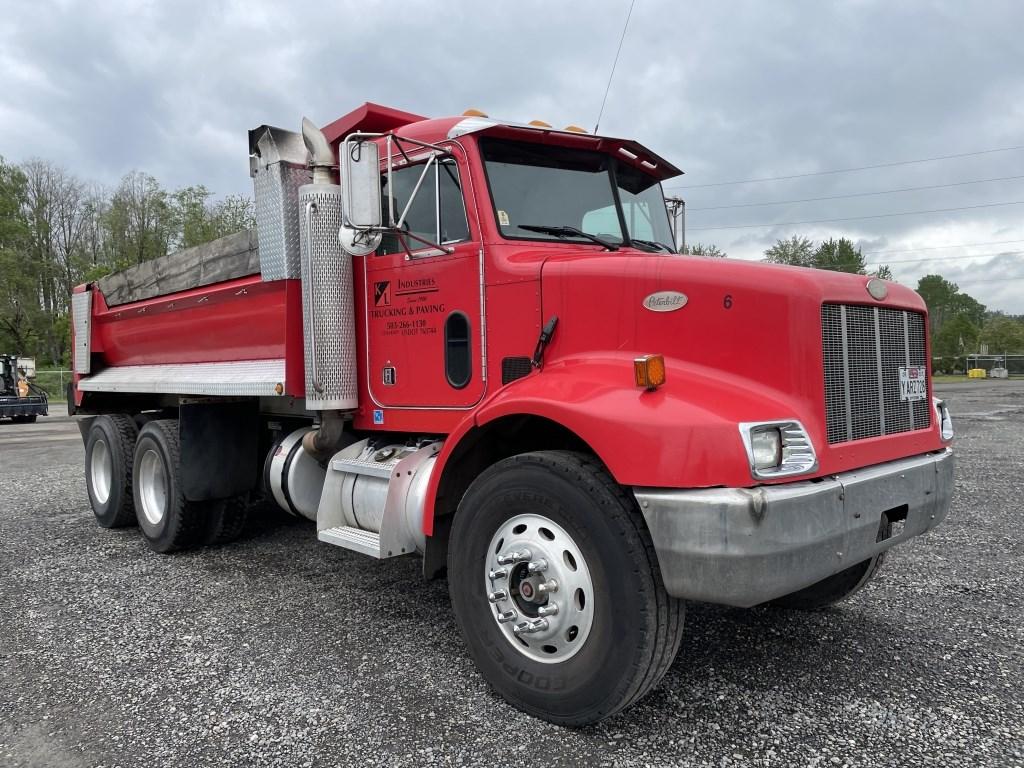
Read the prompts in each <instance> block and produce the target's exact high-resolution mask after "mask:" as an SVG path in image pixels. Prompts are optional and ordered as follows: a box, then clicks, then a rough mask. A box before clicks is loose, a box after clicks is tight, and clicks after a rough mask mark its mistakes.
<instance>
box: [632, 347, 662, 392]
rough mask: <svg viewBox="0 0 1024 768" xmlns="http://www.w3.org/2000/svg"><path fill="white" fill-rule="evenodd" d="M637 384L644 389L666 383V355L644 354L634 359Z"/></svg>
mask: <svg viewBox="0 0 1024 768" xmlns="http://www.w3.org/2000/svg"><path fill="white" fill-rule="evenodd" d="M633 375H634V377H635V378H636V385H637V386H638V387H643V388H644V389H647V390H651V389H657V388H658V387H660V386H661V385H662V384H664V383H665V357H664V355H644V356H643V357H638V358H637V359H636V360H634V361H633Z"/></svg>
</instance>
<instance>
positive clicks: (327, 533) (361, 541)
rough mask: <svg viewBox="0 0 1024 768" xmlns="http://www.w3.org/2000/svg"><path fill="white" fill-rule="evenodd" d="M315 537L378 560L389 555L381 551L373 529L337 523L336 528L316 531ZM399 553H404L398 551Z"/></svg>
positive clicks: (377, 535) (377, 536)
mask: <svg viewBox="0 0 1024 768" xmlns="http://www.w3.org/2000/svg"><path fill="white" fill-rule="evenodd" d="M316 537H317V538H318V539H320V541H324V542H327V543H328V544H334V545H335V546H338V547H343V548H345V549H351V550H354V551H356V552H362V553H363V554H364V555H369V556H370V557H376V558H377V559H378V560H381V559H383V558H385V557H390V556H391V553H390V552H388V553H387V554H384V553H382V552H381V548H380V534H378V533H374V532H373V531H364V530H363V529H362V528H353V527H351V526H348V525H339V526H337V527H336V528H325V529H324V530H322V531H318V532H317V534H316ZM399 554H405V553H404V552H400V553H399Z"/></svg>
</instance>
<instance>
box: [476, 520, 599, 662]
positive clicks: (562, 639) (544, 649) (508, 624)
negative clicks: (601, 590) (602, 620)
mask: <svg viewBox="0 0 1024 768" xmlns="http://www.w3.org/2000/svg"><path fill="white" fill-rule="evenodd" d="M485 563H486V566H485V569H484V574H483V587H484V590H485V595H486V597H487V600H488V602H489V603H490V605H491V612H492V615H493V617H494V621H495V623H496V624H497V625H498V628H499V629H500V630H501V633H502V634H503V635H504V636H505V638H506V639H507V640H508V641H509V643H510V644H511V645H512V647H513V648H515V649H516V650H517V651H518V652H519V653H521V654H523V655H524V656H528V657H529V658H531V659H533V660H534V661H539V662H542V663H545V664H554V663H557V662H561V661H565V660H566V659H570V658H572V657H573V656H575V655H576V654H577V653H579V651H580V649H581V648H583V645H584V644H585V643H586V640H587V636H588V635H589V634H590V630H591V627H592V626H593V623H594V584H593V580H592V579H591V576H590V569H589V568H588V567H587V561H586V559H585V558H584V557H583V552H582V551H581V550H580V548H579V547H578V546H577V545H576V542H575V541H574V540H573V538H572V536H570V535H569V533H568V531H566V530H565V529H564V528H563V527H562V526H560V525H559V524H558V523H556V522H555V521H553V520H550V519H549V518H547V517H544V516H543V515H533V514H530V515H517V516H516V517H513V518H511V519H510V520H508V521H506V522H505V523H504V524H503V525H502V526H501V527H500V528H499V529H498V531H497V532H496V533H495V534H494V536H493V537H492V538H491V543H490V545H489V547H488V549H487V558H486V560H485Z"/></svg>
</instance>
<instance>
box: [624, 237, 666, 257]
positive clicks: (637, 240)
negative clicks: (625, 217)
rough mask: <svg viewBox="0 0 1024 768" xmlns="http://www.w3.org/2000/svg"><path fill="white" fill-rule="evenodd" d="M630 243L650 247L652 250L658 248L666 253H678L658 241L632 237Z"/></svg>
mask: <svg viewBox="0 0 1024 768" xmlns="http://www.w3.org/2000/svg"><path fill="white" fill-rule="evenodd" d="M629 242H631V243H640V245H649V246H650V247H651V248H657V249H658V250H660V251H665V252H666V253H675V252H676V251H675V249H674V248H669V247H668V246H667V245H665V244H664V243H659V242H658V241H657V240H641V239H640V238H639V237H631V238H629Z"/></svg>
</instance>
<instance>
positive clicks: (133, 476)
mask: <svg viewBox="0 0 1024 768" xmlns="http://www.w3.org/2000/svg"><path fill="white" fill-rule="evenodd" d="M85 467H86V472H85V475H86V485H87V487H88V490H89V500H90V502H91V504H92V509H93V513H94V514H95V515H96V521H97V522H98V523H99V524H100V525H101V526H103V527H104V528H119V527H124V526H127V525H134V524H135V523H138V526H139V529H140V530H141V532H142V535H143V537H144V538H145V539H146V542H147V543H148V544H149V546H150V548H151V549H153V550H154V551H156V552H161V553H167V552H174V551H177V550H182V549H189V548H191V547H194V546H196V545H199V544H224V543H227V542H229V541H233V540H234V539H236V538H237V537H238V536H239V534H241V532H242V529H243V528H244V527H245V523H246V520H247V517H248V505H247V499H246V498H244V497H236V498H232V499H222V500H215V501H189V500H187V499H186V498H185V496H184V494H183V492H182V483H181V447H180V444H179V442H178V422H177V421H176V420H174V419H154V420H151V421H148V422H146V423H145V425H144V426H143V427H142V429H141V430H140V429H138V427H137V425H136V422H135V420H134V419H132V418H131V417H130V416H125V415H121V414H114V415H106V416H98V417H97V418H96V419H94V420H93V422H92V425H91V426H90V428H89V433H88V436H87V438H86V444H85Z"/></svg>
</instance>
